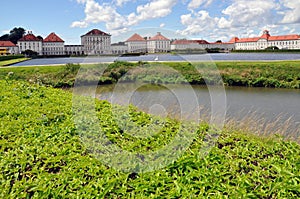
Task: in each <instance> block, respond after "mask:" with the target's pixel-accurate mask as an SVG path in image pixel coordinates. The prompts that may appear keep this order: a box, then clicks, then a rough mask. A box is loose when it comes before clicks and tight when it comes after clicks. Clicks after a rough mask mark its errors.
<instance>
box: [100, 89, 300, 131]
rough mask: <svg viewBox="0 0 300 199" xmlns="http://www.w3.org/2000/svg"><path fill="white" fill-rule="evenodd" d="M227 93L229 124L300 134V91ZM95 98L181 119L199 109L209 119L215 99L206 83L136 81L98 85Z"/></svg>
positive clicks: (267, 90) (227, 117)
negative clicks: (187, 84) (138, 82)
mask: <svg viewBox="0 0 300 199" xmlns="http://www.w3.org/2000/svg"><path fill="white" fill-rule="evenodd" d="M218 89H219V88H210V91H214V90H216V92H218ZM133 90H134V92H132V91H133ZM225 94H226V96H225V97H226V99H225V100H226V103H225V105H226V107H225V108H226V123H232V122H234V125H235V126H236V125H237V126H238V127H241V128H248V129H249V130H251V131H254V132H257V133H263V134H274V133H281V134H284V135H286V136H289V135H291V134H293V135H295V134H298V135H299V133H300V91H299V90H290V89H270V88H244V87H231V88H225ZM96 98H98V99H101V100H108V101H110V102H113V103H117V104H122V105H126V104H133V105H135V106H137V107H139V109H141V110H143V111H146V112H148V113H152V114H156V115H160V116H163V117H164V116H170V117H175V118H179V117H177V116H178V114H179V115H181V118H188V117H190V116H192V115H193V114H196V113H195V112H194V111H193V110H200V119H201V120H202V119H203V120H206V121H207V120H208V119H209V117H210V116H211V113H210V112H211V110H212V109H211V108H212V107H211V104H212V103H211V102H212V100H213V99H212V95H210V92H209V90H208V89H207V87H205V86H192V87H190V88H189V87H186V86H185V85H168V86H165V85H151V84H147V85H143V86H140V87H139V86H137V85H136V84H134V83H122V84H118V85H117V86H115V85H102V86H99V87H98V88H97V91H96ZM194 98H196V99H194ZM195 101H196V102H197V103H195ZM196 106H197V107H196ZM199 107H200V109H197V108H199ZM155 109H156V110H155ZM185 110H188V111H185ZM182 114H183V116H182Z"/></svg>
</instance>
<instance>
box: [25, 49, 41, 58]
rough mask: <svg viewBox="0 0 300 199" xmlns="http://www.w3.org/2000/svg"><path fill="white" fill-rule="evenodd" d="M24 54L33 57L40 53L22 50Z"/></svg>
mask: <svg viewBox="0 0 300 199" xmlns="http://www.w3.org/2000/svg"><path fill="white" fill-rule="evenodd" d="M22 54H23V55H25V56H26V57H31V58H35V57H37V56H38V53H37V52H35V51H32V50H25V51H23V52H22Z"/></svg>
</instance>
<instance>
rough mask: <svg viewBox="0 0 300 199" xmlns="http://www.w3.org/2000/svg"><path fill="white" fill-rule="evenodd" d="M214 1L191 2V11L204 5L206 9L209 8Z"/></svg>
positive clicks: (189, 6) (195, 0)
mask: <svg viewBox="0 0 300 199" xmlns="http://www.w3.org/2000/svg"><path fill="white" fill-rule="evenodd" d="M212 2H213V0H191V2H190V3H189V4H188V8H189V9H196V8H199V7H200V6H202V5H204V7H207V6H209V5H210V4H211V3H212Z"/></svg>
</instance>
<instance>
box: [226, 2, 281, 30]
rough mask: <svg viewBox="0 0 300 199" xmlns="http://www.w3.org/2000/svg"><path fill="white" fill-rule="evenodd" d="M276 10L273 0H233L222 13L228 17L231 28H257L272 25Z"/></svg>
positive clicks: (276, 5)
mask: <svg viewBox="0 0 300 199" xmlns="http://www.w3.org/2000/svg"><path fill="white" fill-rule="evenodd" d="M277 8H278V4H277V3H276V2H275V0H235V1H234V2H233V4H231V5H230V6H228V7H227V8H226V9H225V10H223V11H222V13H223V14H225V15H227V16H228V18H229V22H230V23H231V26H234V27H257V26H259V25H261V24H263V25H266V24H272V23H273V20H274V13H273V10H274V9H277ZM224 22H225V21H224Z"/></svg>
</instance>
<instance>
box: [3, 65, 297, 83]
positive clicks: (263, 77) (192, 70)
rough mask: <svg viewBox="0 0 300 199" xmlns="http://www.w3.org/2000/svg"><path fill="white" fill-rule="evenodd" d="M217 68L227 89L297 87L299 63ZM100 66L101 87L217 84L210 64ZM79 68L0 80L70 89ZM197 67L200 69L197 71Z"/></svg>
mask: <svg viewBox="0 0 300 199" xmlns="http://www.w3.org/2000/svg"><path fill="white" fill-rule="evenodd" d="M158 66H159V67H158ZM216 66H217V68H218V71H219V73H220V74H221V77H222V79H223V82H224V84H225V85H226V86H247V87H273V88H296V89H299V88H300V61H276V62H216ZM93 67H95V66H93V65H89V66H88V67H87V68H88V69H86V70H90V71H91V73H97V70H98V69H97V67H96V68H94V69H93ZM103 67H107V69H106V71H105V72H104V74H103V75H101V78H99V79H100V82H99V83H100V84H110V83H115V82H117V81H118V80H119V79H120V78H122V80H124V81H135V80H137V79H138V80H142V81H146V82H152V83H159V82H164V83H180V82H181V83H186V82H188V83H191V84H200V85H201V84H205V83H206V82H205V81H204V78H203V77H206V79H205V80H207V82H209V83H212V84H213V83H219V78H218V76H216V73H215V72H214V71H211V69H214V66H212V65H211V64H210V63H195V64H193V65H192V64H190V63H184V62H165V63H159V64H158V63H152V64H150V63H142V62H140V63H127V62H115V63H112V64H110V65H109V66H104V65H103ZM79 68H80V66H79V65H76V64H75V65H74V64H67V65H66V66H43V67H17V68H7V69H0V78H5V77H7V75H8V73H10V74H11V75H10V78H11V79H15V80H28V81H31V82H38V83H42V84H46V85H52V86H54V87H70V86H72V85H73V84H74V81H75V78H76V75H77V72H78V69H79ZM170 68H171V69H175V70H176V71H177V72H175V71H174V70H170ZM196 68H199V71H197V70H196ZM124 74H126V75H125V76H124ZM203 74H204V75H203ZM205 74H206V75H205ZM99 76H100V74H99ZM89 78H90V77H86V81H89V80H88V79H89Z"/></svg>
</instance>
